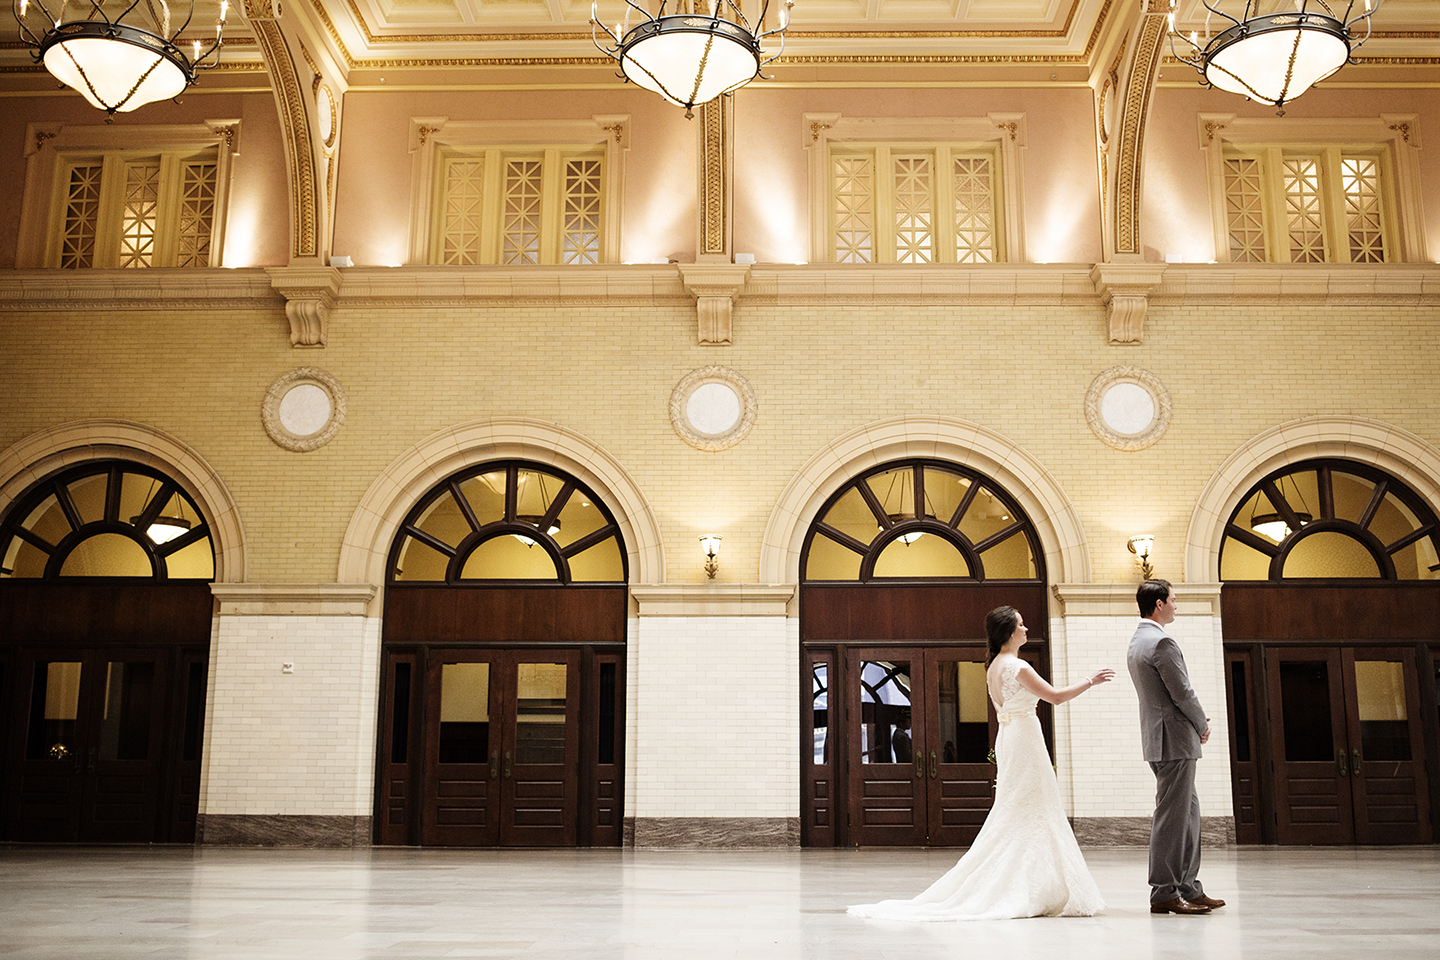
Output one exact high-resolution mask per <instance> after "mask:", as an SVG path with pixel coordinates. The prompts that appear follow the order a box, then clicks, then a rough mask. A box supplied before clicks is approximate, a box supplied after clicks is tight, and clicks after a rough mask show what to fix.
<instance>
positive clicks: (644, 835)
mask: <svg viewBox="0 0 1440 960" xmlns="http://www.w3.org/2000/svg"><path fill="white" fill-rule="evenodd" d="M624 843H625V846H627V847H705V848H712V849H713V848H730V849H741V848H756V847H798V846H800V818H799V817H626V818H625V824H624Z"/></svg>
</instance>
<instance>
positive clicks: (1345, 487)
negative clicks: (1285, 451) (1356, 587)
mask: <svg viewBox="0 0 1440 960" xmlns="http://www.w3.org/2000/svg"><path fill="white" fill-rule="evenodd" d="M1436 547H1437V530H1436V519H1435V512H1434V510H1433V508H1432V507H1431V506H1430V505H1429V504H1427V503H1426V502H1425V501H1424V500H1422V499H1421V498H1420V497H1419V496H1418V495H1416V493H1415V492H1414V491H1413V490H1411V489H1410V488H1409V487H1407V486H1405V484H1403V483H1401V482H1400V481H1399V480H1397V479H1396V478H1394V477H1392V476H1390V475H1389V474H1387V473H1385V472H1384V471H1382V470H1378V469H1376V468H1374V467H1371V466H1369V465H1367V464H1363V463H1356V462H1353V461H1350V460H1307V461H1304V462H1302V463H1299V464H1293V465H1291V466H1288V467H1285V468H1284V469H1283V470H1277V471H1276V472H1275V473H1272V474H1270V476H1268V477H1266V478H1265V479H1264V480H1261V481H1260V483H1258V484H1256V485H1255V487H1253V488H1252V489H1251V490H1250V492H1249V493H1247V494H1246V495H1245V498H1244V499H1243V500H1241V502H1240V506H1239V507H1237V508H1236V510H1235V512H1234V513H1233V514H1231V516H1230V522H1229V523H1228V524H1226V527H1225V541H1224V543H1223V544H1222V545H1221V547H1220V579H1222V580H1293V579H1330V578H1341V579H1381V580H1436V579H1440V557H1437V551H1436Z"/></svg>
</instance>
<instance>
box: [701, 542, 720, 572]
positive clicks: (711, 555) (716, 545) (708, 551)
mask: <svg viewBox="0 0 1440 960" xmlns="http://www.w3.org/2000/svg"><path fill="white" fill-rule="evenodd" d="M700 546H701V548H703V549H704V551H705V576H707V577H709V578H710V579H711V580H714V579H715V574H717V573H719V572H720V561H719V560H717V559H715V558H716V557H717V556H718V555H719V553H720V538H719V537H717V536H716V535H715V534H713V533H707V534H706V535H705V536H703V537H701V538H700Z"/></svg>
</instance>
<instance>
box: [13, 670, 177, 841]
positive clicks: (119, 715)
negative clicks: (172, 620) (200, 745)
mask: <svg viewBox="0 0 1440 960" xmlns="http://www.w3.org/2000/svg"><path fill="white" fill-rule="evenodd" d="M165 667H166V663H165V659H164V657H163V656H162V655H161V654H159V653H154V652H147V651H123V652H116V653H109V652H107V653H105V654H99V653H96V652H94V651H74V650H70V651H65V652H63V653H61V652H54V653H50V652H40V653H36V654H34V655H31V656H29V657H22V658H21V661H20V673H21V676H22V677H28V678H30V683H29V690H28V693H29V697H28V698H27V699H28V704H27V705H26V706H27V709H28V713H27V716H26V720H25V724H24V728H25V732H24V740H23V743H22V744H21V755H20V756H21V759H20V762H19V764H18V765H17V766H18V773H17V777H16V781H17V782H16V799H15V806H14V812H13V816H12V817H11V824H12V829H11V831H10V835H11V838H12V839H16V840H25V841H49V842H76V841H80V842H85V843H107V842H108V843H114V842H133V843H146V842H151V841H154V840H156V839H167V838H166V837H157V829H158V824H157V805H158V801H159V793H160V783H161V779H162V778H161V776H160V773H161V764H160V761H161V757H162V753H163V747H164V730H165V727H164V721H165V709H164V705H165V699H166V698H165V690H166V689H167V687H166V679H167V678H166V672H165Z"/></svg>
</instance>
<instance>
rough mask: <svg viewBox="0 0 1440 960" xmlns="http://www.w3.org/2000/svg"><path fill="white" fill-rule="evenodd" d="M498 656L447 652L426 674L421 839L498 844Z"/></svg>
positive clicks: (437, 843) (443, 843) (445, 843)
mask: <svg viewBox="0 0 1440 960" xmlns="http://www.w3.org/2000/svg"><path fill="white" fill-rule="evenodd" d="M501 666H502V665H501V664H500V663H499V655H498V654H497V653H494V652H483V651H481V652H475V651H464V652H455V651H450V652H447V653H444V654H441V655H438V656H434V657H432V658H431V661H430V669H429V673H428V676H427V688H428V697H427V700H428V702H429V703H430V704H433V705H434V707H433V708H432V709H431V710H430V715H429V717H428V718H427V719H428V721H429V722H428V724H427V728H428V729H427V735H426V737H425V743H426V750H427V753H428V756H427V760H428V763H427V764H426V774H427V775H426V789H425V818H424V823H425V829H424V836H423V841H422V842H424V843H425V844H427V845H434V846H481V847H484V846H495V845H496V844H497V843H498V842H499V839H500V819H499V811H498V809H497V806H498V801H499V777H500V743H499V739H500V738H499V736H498V734H499V730H498V727H499V724H498V723H493V724H492V723H491V717H492V716H496V717H498V715H501V713H502V710H503V705H502V704H501V703H500V702H498V701H499V700H500V699H501V698H500V696H499V694H500V691H499V690H498V689H497V688H496V683H495V681H496V679H497V678H498V677H499V676H501V675H502V674H501V671H500V669H497V668H499V667H501Z"/></svg>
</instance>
